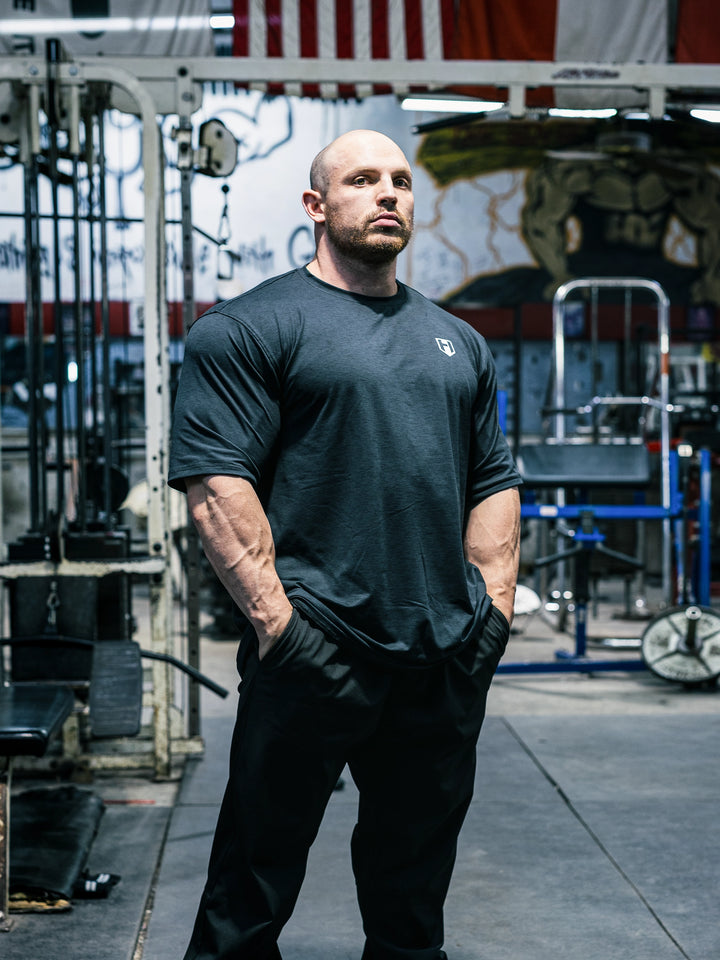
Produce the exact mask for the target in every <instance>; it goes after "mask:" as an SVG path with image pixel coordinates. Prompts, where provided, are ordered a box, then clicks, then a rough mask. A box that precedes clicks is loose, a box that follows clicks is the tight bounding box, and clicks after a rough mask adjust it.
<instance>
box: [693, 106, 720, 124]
mask: <svg viewBox="0 0 720 960" xmlns="http://www.w3.org/2000/svg"><path fill="white" fill-rule="evenodd" d="M690 116H691V117H695V119H696V120H707V122H708V123H720V107H715V108H714V109H712V110H700V109H696V110H691V111H690Z"/></svg>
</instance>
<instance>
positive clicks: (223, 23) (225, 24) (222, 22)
mask: <svg viewBox="0 0 720 960" xmlns="http://www.w3.org/2000/svg"><path fill="white" fill-rule="evenodd" d="M210 26H211V27H212V29H213V30H232V28H233V27H234V26H235V17H234V16H233V15H232V14H231V13H213V14H212V16H211V17H210Z"/></svg>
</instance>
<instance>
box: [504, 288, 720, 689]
mask: <svg viewBox="0 0 720 960" xmlns="http://www.w3.org/2000/svg"><path fill="white" fill-rule="evenodd" d="M599 290H609V291H622V292H625V293H626V294H628V293H630V292H631V291H633V290H644V291H646V292H647V293H648V294H649V295H651V296H652V297H653V298H654V301H655V303H656V309H657V353H658V367H657V370H658V377H657V386H658V389H657V394H658V396H656V397H650V396H647V395H641V396H604V397H601V396H594V397H592V399H591V400H590V401H589V403H587V404H584V405H582V406H580V407H577V408H569V407H568V406H567V398H566V377H565V373H566V371H565V305H566V302H567V300H568V297H569V295H570V294H572V293H573V292H575V291H589V292H590V294H591V298H592V303H593V307H594V308H596V307H597V293H598V291H599ZM628 307H629V302H628V300H627V298H626V311H627V309H628ZM627 323H629V317H627V316H626V324H627ZM626 332H627V333H629V330H627V331H626ZM591 336H592V339H593V343H594V341H595V339H596V337H597V319H596V316H595V310H593V321H592V329H591ZM553 361H554V369H553V406H552V408H551V410H550V411H549V413H550V414H551V416H552V419H553V422H554V436H553V437H551V438H549V439H548V440H546V441H545V442H544V444H541V445H539V446H537V445H536V447H535V450H536V451H537V452H538V453H540V452H541V451H542V450H545V451H553V450H555V451H558V448H560V449H561V450H562V449H565V450H567V449H568V446H572V447H574V449H575V451H579V452H580V453H581V454H584V455H587V453H588V452H590V451H592V449H593V448H597V449H599V450H601V451H602V452H605V453H607V454H610V453H612V452H613V450H616V451H617V450H621V451H622V450H623V449H624V450H625V451H627V450H628V445H627V443H626V444H625V445H624V446H623V447H618V446H617V445H616V444H613V442H612V440H611V441H610V442H606V443H604V444H602V443H601V444H599V445H598V443H597V440H598V438H597V436H595V437H593V438H592V439H593V440H594V441H595V442H594V443H592V444H591V445H588V442H587V440H586V439H583V438H579V439H578V438H569V437H568V432H567V423H566V418H567V417H568V416H569V415H577V414H593V413H594V412H596V411H597V410H598V408H599V407H601V406H610V405H612V406H614V407H620V406H631V407H632V406H634V407H638V408H640V409H643V408H644V409H646V410H655V411H657V415H658V419H659V425H660V429H659V438H660V444H659V447H660V503H659V505H652V504H645V503H634V504H632V505H627V506H625V505H618V504H603V503H600V504H598V503H594V502H592V503H591V502H590V501H589V499H586V494H587V490H581V493H580V496H579V499H578V502H575V503H572V504H568V503H567V498H566V489H567V487H568V486H573V487H578V488H580V487H583V486H592V478H591V480H590V482H588V481H587V478H585V479H584V480H583V481H577V480H575V481H574V480H573V477H572V476H568V477H567V478H566V479H567V484H565V482H564V480H563V482H562V485H561V480H560V479H557V481H556V482H557V484H558V485H557V487H555V489H554V496H553V502H552V503H537V502H535V499H534V496H533V495H532V494H531V495H530V497H529V498H527V499H526V501H525V502H523V504H522V516H523V518H527V519H533V520H538V521H544V522H551V523H559V525H563V524H564V521H566V520H569V521H573V522H574V524H575V529H572V530H568V529H567V528H565V529H561V530H560V533H561V535H564V536H565V537H566V538H567V539H568V540H570V541H571V542H572V543H573V546H572V547H570V548H569V549H567V550H561V551H559V552H558V553H556V554H555V555H553V556H550V557H545V558H539V559H538V560H537V563H538V565H541V564H542V565H544V564H547V563H561V564H562V563H563V562H564V561H565V560H566V559H568V558H570V557H572V558H573V559H574V560H575V562H576V564H581V565H583V566H587V564H589V559H590V554H591V552H592V550H593V549H596V548H597V549H599V550H604V552H606V553H608V554H610V555H614V556H616V557H618V558H620V559H624V560H631V558H627V557H625V556H624V555H622V554H618V553H616V552H615V551H611V550H608V549H607V548H604V547H603V546H602V544H603V541H604V539H605V538H604V535H603V534H601V533H600V532H599V530H598V529H597V527H596V526H595V521H596V520H600V521H612V522H616V521H622V520H635V521H642V522H644V521H648V520H652V521H659V522H660V523H661V526H662V591H663V601H664V603H665V605H666V606H668V607H669V606H670V605H671V604H672V603H673V600H674V595H675V592H677V596H678V598H679V600H682V599H683V594H684V584H683V581H684V578H685V567H684V559H683V558H684V530H683V516H682V514H683V509H684V498H683V494H682V492H681V490H680V486H679V469H678V454H677V452H676V451H674V450H673V449H671V429H670V417H671V413H672V411H673V407H672V404H671V403H670V303H669V300H668V297H667V294H666V293H665V291H664V290H663V288H662V286H661V285H660V284H659V283H657V282H656V281H654V280H648V279H645V278H626V277H616V278H611V277H602V278H601V277H594V278H592V277H591V278H582V279H577V280H572V281H570V282H568V283H565V284H563V285H562V286H560V287H559V288H558V290H557V291H556V293H555V296H554V299H553ZM637 442H638V441H636V444H637ZM640 442H641V443H642V439H641V440H640ZM643 450H644V444H643ZM522 456H523V454H522V448H521V450H520V451H519V453H518V461H519V463H520V465H521V472H522ZM575 459H576V460H577V458H575ZM699 460H700V504H699V508H698V517H697V519H698V525H699V543H700V546H699V553H700V568H701V572H700V576H699V578H698V597H697V600H698V602H699V603H701V604H708V603H709V595H710V583H709V565H710V557H709V550H710V455H709V451H708V450H702V451H701V452H700V458H699ZM620 479H621V478H619V477H618V481H620ZM597 480H598V481H599V482H600V485H604V486H606V487H608V486H612V477H610V478H608V477H602V476H598V477H597ZM631 480H632V478H631ZM608 481H609V482H608ZM551 483H552V482H551V481H549V482H548V483H546V484H544V485H545V486H546V487H550V486H551ZM673 550H674V551H675V577H674V578H673ZM637 566H638V567H639V566H640V564H639V563H637ZM703 567H706V569H704V570H703V569H702V568H703ZM586 580H587V570H586V571H585V574H584V581H585V582H584V586H583V589H585V587H586V586H587V584H586ZM644 669H645V663H644V662H643V661H642V660H641V659H637V660H635V661H633V660H629V659H627V658H625V659H602V658H599V657H597V658H589V657H588V656H587V598H586V597H585V596H582V597H575V649H574V651H573V652H572V653H570V652H567V651H564V650H559V651H557V652H556V656H555V660H553V661H550V662H520V663H512V662H503V663H501V664H500V666H499V668H498V673H550V672H583V673H595V672H603V671H634V670H644Z"/></svg>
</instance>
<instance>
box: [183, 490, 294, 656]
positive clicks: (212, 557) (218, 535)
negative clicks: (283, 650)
mask: <svg viewBox="0 0 720 960" xmlns="http://www.w3.org/2000/svg"><path fill="white" fill-rule="evenodd" d="M186 488H187V495H188V507H189V509H190V514H191V516H192V519H193V522H194V524H195V526H196V528H197V530H198V532H199V534H200V539H201V540H202V544H203V548H204V550H205V553H206V555H207V558H208V560H209V561H210V563H211V564H212V567H213V569H214V570H215V572H216V573H217V575H218V577H219V578H220V580H221V582H222V583H223V585H224V586H225V588H226V589H227V591H228V593H229V594H230V596H231V597H232V599H233V600H234V601H235V603H237V605H238V606H239V607H240V609H241V610H242V612H243V613H244V614H245V616H246V617H247V618H248V619H249V620H250V622H251V623H252V625H253V627H254V628H255V631H256V633H257V635H258V640H259V643H260V653H261V655H262V654H263V653H264V652H265V651H266V650H267V649H269V648H270V646H272V642H273V640H275V639H276V638H277V637H278V636H279V635H280V634H281V633H282V631H283V629H284V628H285V627H286V626H287V623H288V621H289V619H290V615H291V613H292V605H291V604H290V601H289V600H288V598H287V596H286V595H285V590H284V588H283V585H282V583H281V582H280V579H279V577H278V575H277V572H276V570H275V545H274V543H273V538H272V532H271V530H270V524H269V523H268V520H267V517H266V516H265V511H264V510H263V508H262V505H261V503H260V501H259V500H258V497H257V494H256V493H255V490H254V489H253V487H252V485H251V484H250V483H248V481H247V480H243V479H241V478H239V477H226V476H208V477H192V478H190V479H188V480H187V481H186Z"/></svg>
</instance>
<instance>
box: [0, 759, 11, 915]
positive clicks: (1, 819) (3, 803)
mask: <svg viewBox="0 0 720 960" xmlns="http://www.w3.org/2000/svg"><path fill="white" fill-rule="evenodd" d="M11 781H12V760H11V758H10V757H0V933H7V931H8V930H10V928H11V926H12V921H11V920H10V916H9V911H10V787H11Z"/></svg>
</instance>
